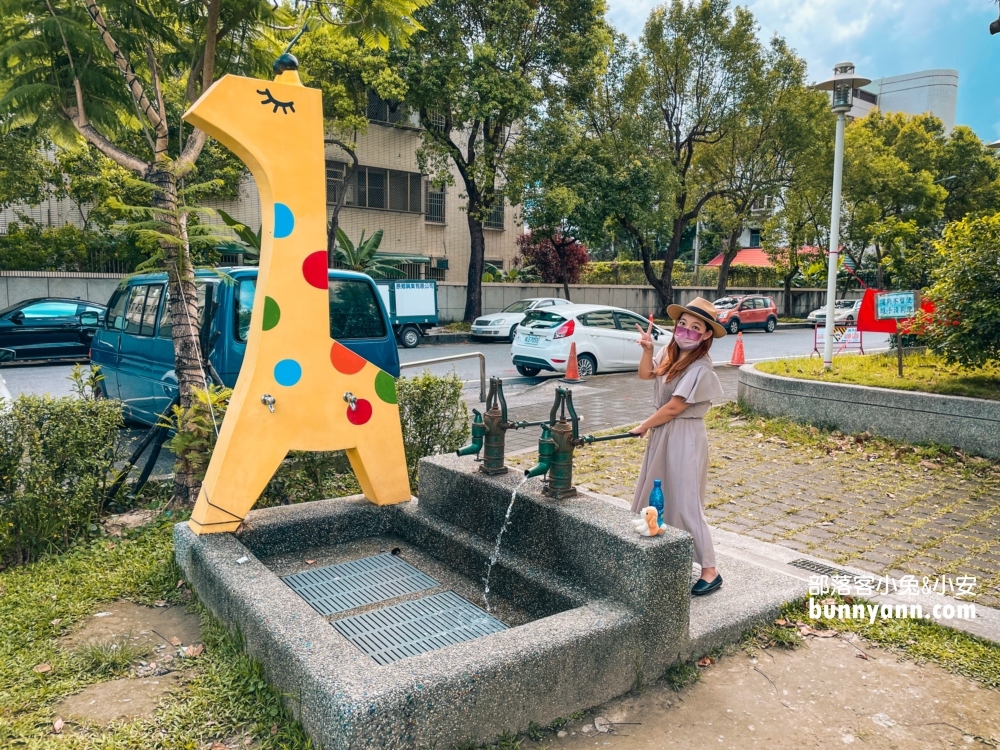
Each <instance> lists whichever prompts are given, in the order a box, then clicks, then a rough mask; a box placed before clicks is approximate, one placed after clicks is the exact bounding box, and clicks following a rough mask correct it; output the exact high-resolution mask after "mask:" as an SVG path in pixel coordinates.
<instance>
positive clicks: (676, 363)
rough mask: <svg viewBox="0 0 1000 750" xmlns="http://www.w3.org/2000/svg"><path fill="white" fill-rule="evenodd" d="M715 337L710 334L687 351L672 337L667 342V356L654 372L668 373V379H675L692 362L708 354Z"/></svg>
mask: <svg viewBox="0 0 1000 750" xmlns="http://www.w3.org/2000/svg"><path fill="white" fill-rule="evenodd" d="M713 339H714V337H713V336H709V337H708V338H707V339H705V340H704V341H702V342H701V343H699V344H698V346H696V347H695V348H694V349H688V350H687V351H683V350H682V349H681V348H680V347H679V346H678V345H677V342H676V341H675V340H674V339H671V340H670V343H669V344H667V354H666V356H665V357H664V358H663V359H662V360H661V361H660V364H659V365H658V366H657V367H656V369H654V370H653V374H654V375H656V376H657V377H659V376H660V375H666V376H667V380H673V379H674V378H676V377H677V376H679V375H680V374H682V373H683V372H684V371H685V370H686V369H687V368H688V365H690V364H691V363H692V362H694V361H695V360H697V359H700V358H701V357H704V356H705V355H706V354H708V350H709V349H711V348H712V341H713Z"/></svg>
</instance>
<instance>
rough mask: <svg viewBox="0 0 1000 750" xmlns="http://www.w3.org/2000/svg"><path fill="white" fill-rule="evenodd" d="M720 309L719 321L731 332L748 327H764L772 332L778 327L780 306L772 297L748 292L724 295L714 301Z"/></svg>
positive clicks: (734, 332)
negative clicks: (740, 295)
mask: <svg viewBox="0 0 1000 750" xmlns="http://www.w3.org/2000/svg"><path fill="white" fill-rule="evenodd" d="M712 304H713V305H715V307H716V309H717V310H718V311H719V318H718V320H719V323H721V324H722V325H723V326H725V328H726V330H727V331H729V333H732V334H736V333H739V332H740V331H743V330H746V329H747V328H763V329H764V330H765V331H767V332H768V333H771V332H772V331H773V330H774V329H775V328H777V327H778V307H777V305H775V304H774V300H773V299H771V298H770V297H764V296H762V295H759V294H748V295H747V296H746V297H723V298H722V299H717V300H715V302H713V303H712Z"/></svg>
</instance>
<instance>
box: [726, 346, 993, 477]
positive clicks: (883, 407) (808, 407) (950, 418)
mask: <svg viewBox="0 0 1000 750" xmlns="http://www.w3.org/2000/svg"><path fill="white" fill-rule="evenodd" d="M738 399H739V403H740V404H741V405H745V406H748V407H750V408H752V409H754V410H755V411H759V412H761V413H762V414H767V415H769V416H784V417H790V418H791V419H794V420H796V421H798V422H806V423H809V424H815V425H819V426H824V427H832V428H835V429H838V430H841V431H842V432H845V433H848V434H853V433H858V432H865V431H866V430H867V431H868V432H871V433H872V434H874V435H881V436H882V437H887V438H891V439H894V440H902V441H906V442H909V443H921V444H932V443H933V444H937V445H948V446H954V447H956V448H960V449H961V450H963V451H965V452H967V453H972V454H977V455H981V456H987V457H989V458H1000V401H989V400H986V399H978V398H966V397H964V396H944V395H940V394H936V393H922V392H919V391H897V390H892V389H889V388H873V387H870V386H863V385H849V384H844V383H823V382H820V381H817V380H802V379H799V378H786V377H783V376H780V375H771V374H768V373H763V372H760V371H759V370H757V369H756V368H755V367H754V366H753V365H744V366H743V367H741V368H740V373H739V385H738Z"/></svg>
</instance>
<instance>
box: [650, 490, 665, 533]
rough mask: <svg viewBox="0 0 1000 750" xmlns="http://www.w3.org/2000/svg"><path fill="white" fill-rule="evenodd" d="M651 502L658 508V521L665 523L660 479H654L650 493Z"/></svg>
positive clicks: (658, 523)
mask: <svg viewBox="0 0 1000 750" xmlns="http://www.w3.org/2000/svg"><path fill="white" fill-rule="evenodd" d="M649 504H650V505H651V506H652V507H654V508H656V523H657V525H662V524H663V490H662V489H660V480H659V479H654V480H653V489H652V491H651V492H650V493H649Z"/></svg>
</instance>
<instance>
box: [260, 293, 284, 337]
mask: <svg viewBox="0 0 1000 750" xmlns="http://www.w3.org/2000/svg"><path fill="white" fill-rule="evenodd" d="M279 320H281V308H280V307H278V303H277V302H275V301H274V300H273V299H271V298H270V297H264V330H265V331H270V330H271V329H272V328H274V327H275V326H276V325H278V321H279Z"/></svg>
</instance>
